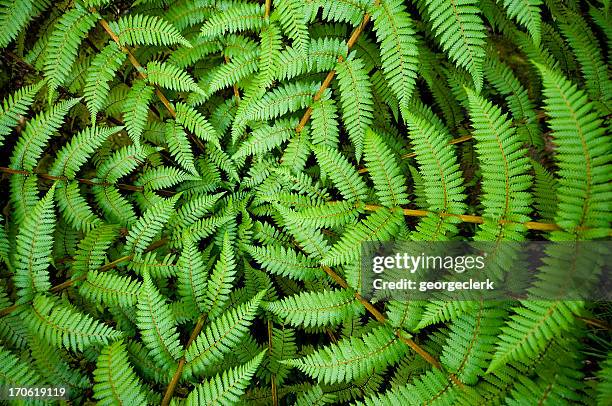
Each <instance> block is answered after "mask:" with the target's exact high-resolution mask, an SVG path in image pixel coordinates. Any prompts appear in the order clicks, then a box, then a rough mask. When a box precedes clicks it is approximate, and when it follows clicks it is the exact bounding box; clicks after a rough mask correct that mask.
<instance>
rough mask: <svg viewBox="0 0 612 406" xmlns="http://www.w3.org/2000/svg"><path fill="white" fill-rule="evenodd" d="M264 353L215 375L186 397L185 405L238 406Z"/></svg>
mask: <svg viewBox="0 0 612 406" xmlns="http://www.w3.org/2000/svg"><path fill="white" fill-rule="evenodd" d="M265 353H266V351H262V352H261V353H259V354H258V355H257V356H256V357H255V358H253V359H252V360H251V361H249V362H247V363H246V364H243V365H240V366H238V367H235V368H232V369H230V370H227V371H225V372H223V374H222V375H215V376H214V377H212V378H211V379H210V380H206V381H204V382H203V383H201V384H199V385H197V386H196V387H195V388H194V390H193V391H192V392H191V393H190V394H189V396H187V399H186V400H185V405H188V406H199V405H223V404H238V403H240V397H241V396H242V395H243V394H244V391H245V389H246V387H247V385H248V384H249V381H250V380H251V377H252V376H253V375H254V374H255V371H256V370H257V368H258V367H259V364H260V363H261V360H262V359H263V356H264V355H265Z"/></svg>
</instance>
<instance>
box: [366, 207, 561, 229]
mask: <svg viewBox="0 0 612 406" xmlns="http://www.w3.org/2000/svg"><path fill="white" fill-rule="evenodd" d="M364 208H365V209H366V210H369V211H376V210H378V209H380V208H381V206H377V205H374V204H366V205H365V206H364ZM402 210H403V212H404V216H406V217H425V216H428V215H430V214H435V215H437V216H440V217H456V218H458V219H460V220H461V221H463V222H464V223H475V224H482V223H484V221H485V219H484V218H483V217H481V216H473V215H471V214H453V213H435V212H432V211H427V210H415V209H402ZM499 222H500V224H514V222H512V221H508V220H500V221H499ZM522 224H523V225H524V226H525V227H526V228H527V229H529V230H538V231H558V230H561V227H559V226H558V225H557V224H553V223H541V222H538V221H528V222H526V223H522Z"/></svg>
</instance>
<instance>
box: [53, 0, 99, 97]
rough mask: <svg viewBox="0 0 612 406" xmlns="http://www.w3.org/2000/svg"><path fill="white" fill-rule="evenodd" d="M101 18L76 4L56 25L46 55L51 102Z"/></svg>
mask: <svg viewBox="0 0 612 406" xmlns="http://www.w3.org/2000/svg"><path fill="white" fill-rule="evenodd" d="M99 18H100V16H99V15H98V13H91V12H89V11H87V10H86V9H85V8H83V7H81V6H80V5H79V4H76V5H75V7H74V8H73V9H71V10H70V11H68V12H67V13H65V14H64V15H62V17H61V18H60V19H59V20H58V22H57V23H56V25H55V29H54V30H53V33H52V34H51V37H49V42H48V43H47V47H46V53H45V67H44V72H45V77H46V78H47V82H48V83H49V89H50V94H49V100H51V98H52V94H53V93H54V92H55V91H56V90H57V88H58V87H60V86H61V85H62V84H63V83H64V80H65V79H66V78H67V77H68V74H69V73H70V70H71V68H72V64H73V63H74V61H75V60H76V57H77V52H78V49H79V45H80V44H81V41H82V40H83V38H85V37H86V36H87V32H89V30H90V29H91V28H92V27H93V26H94V24H95V23H96V21H98V19H99Z"/></svg>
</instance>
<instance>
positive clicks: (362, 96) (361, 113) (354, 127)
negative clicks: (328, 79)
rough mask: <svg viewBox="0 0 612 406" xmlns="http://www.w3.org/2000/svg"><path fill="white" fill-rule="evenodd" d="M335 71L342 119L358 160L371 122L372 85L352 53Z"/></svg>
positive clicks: (361, 63)
mask: <svg viewBox="0 0 612 406" xmlns="http://www.w3.org/2000/svg"><path fill="white" fill-rule="evenodd" d="M336 72H337V74H338V86H339V88H340V106H341V107H342V121H344V125H345V127H346V130H347V131H348V134H349V138H350V139H351V142H352V143H353V146H354V147H355V157H356V158H357V162H359V161H360V159H361V154H362V152H363V138H364V137H365V132H366V129H367V127H368V126H369V125H370V124H372V120H373V118H374V116H373V114H372V111H373V102H372V85H371V84H370V81H369V80H368V75H367V72H366V71H365V69H364V65H363V62H362V61H361V60H360V59H359V58H357V57H356V56H355V54H354V53H351V55H349V57H348V59H346V60H344V61H342V62H338V65H337V66H336Z"/></svg>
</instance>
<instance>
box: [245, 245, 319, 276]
mask: <svg viewBox="0 0 612 406" xmlns="http://www.w3.org/2000/svg"><path fill="white" fill-rule="evenodd" d="M247 251H248V252H249V254H251V256H252V257H253V259H254V260H255V261H256V262H257V263H258V264H259V265H260V266H261V267H262V268H263V269H265V270H267V271H268V272H270V273H273V274H275V275H280V276H286V277H288V278H291V279H296V280H304V281H307V280H313V279H314V278H315V276H317V275H318V274H319V273H320V272H321V271H320V268H319V266H318V265H317V264H316V263H315V262H314V261H313V260H311V259H309V258H307V257H305V256H304V255H303V254H301V253H299V252H296V251H294V250H292V249H289V248H285V247H283V246H281V245H264V246H262V247H247Z"/></svg>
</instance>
